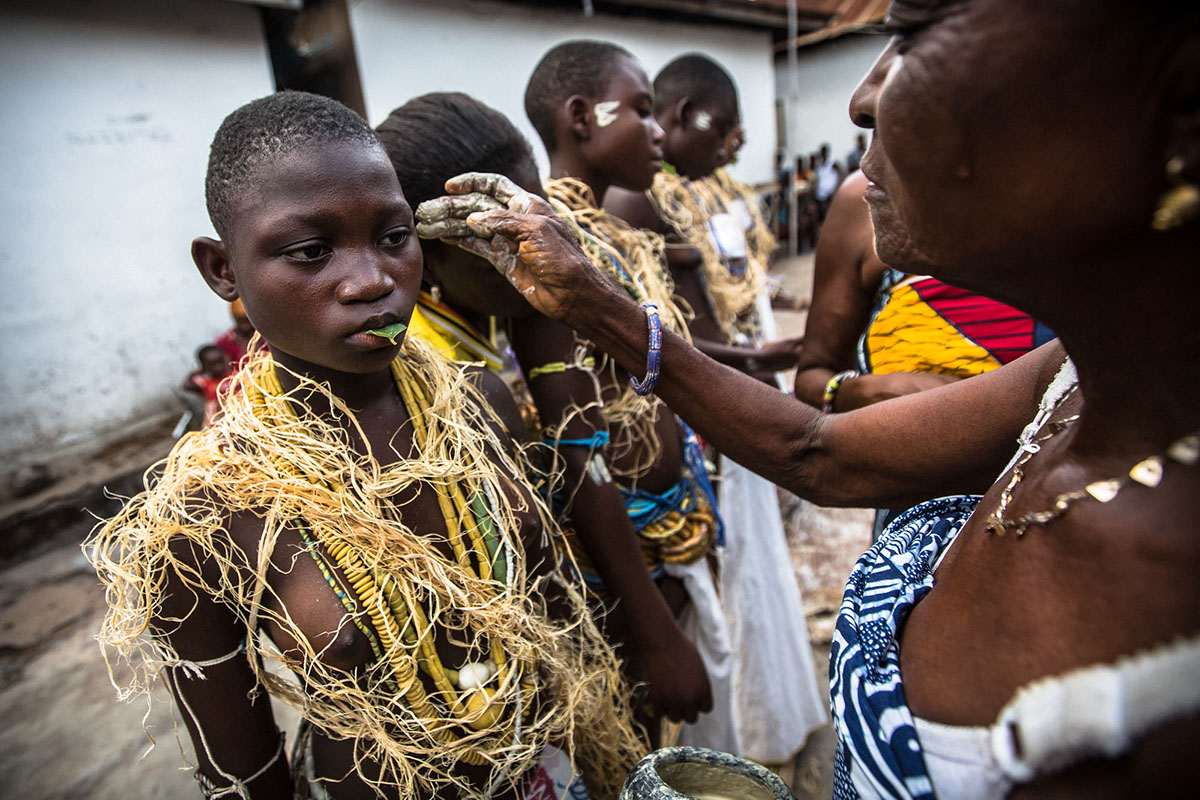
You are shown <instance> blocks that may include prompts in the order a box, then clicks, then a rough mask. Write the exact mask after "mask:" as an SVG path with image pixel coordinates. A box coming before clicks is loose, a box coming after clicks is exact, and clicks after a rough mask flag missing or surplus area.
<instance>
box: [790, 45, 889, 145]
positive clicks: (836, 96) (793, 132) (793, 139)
mask: <svg viewBox="0 0 1200 800" xmlns="http://www.w3.org/2000/svg"><path fill="white" fill-rule="evenodd" d="M887 43H888V38H887V37H886V36H882V35H878V34H876V35H862V36H843V37H840V38H838V39H834V40H832V41H829V42H825V43H823V44H819V45H814V46H812V47H807V48H804V49H802V50H800V52H799V54H798V56H799V57H798V59H797V62H798V63H797V66H798V69H797V76H798V78H799V80H798V83H799V101H798V102H796V103H792V102H791V84H790V83H789V79H788V74H789V73H788V65H787V59H786V58H784V57H782V56H781V57H780V58H779V59H778V61H776V69H775V81H776V83H775V86H776V90H777V91H778V92H779V97H780V98H781V99H783V100H784V101H785V107H786V108H787V112H786V113H787V138H788V145H787V147H788V153H789V154H790V155H792V156H796V155H808V154H809V153H812V152H815V151H817V150H819V149H820V148H821V145H822V144H824V143H828V144H829V149H830V154H831V155H832V156H833V158H835V159H837V160H838V161H841V162H842V163H843V165H844V164H845V158H846V154H847V153H849V152H850V151H851V150H853V149H854V137H855V136H857V135H858V134H860V133H863V132H864V131H863V130H862V129H861V128H859V127H857V126H855V125H854V123H852V122H851V121H850V95H851V94H853V92H854V88H855V87H856V86H858V83H859V81H861V80H862V79H863V77H864V76H865V75H866V74H867V70H869V69H870V68H871V65H872V64H874V63H875V59H877V58H878V57H879V54H880V53H882V52H883V48H884V47H886V46H887ZM869 139H870V135H869V134H868V140H869Z"/></svg>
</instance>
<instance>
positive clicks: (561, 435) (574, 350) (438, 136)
mask: <svg viewBox="0 0 1200 800" xmlns="http://www.w3.org/2000/svg"><path fill="white" fill-rule="evenodd" d="M378 134H379V137H380V139H381V141H383V143H384V146H385V147H386V148H387V150H388V152H389V154H390V155H391V157H392V163H393V165H394V166H395V168H396V172H397V174H398V175H399V177H400V181H401V183H402V184H403V185H404V186H405V192H406V194H407V195H408V196H409V199H410V200H411V201H412V202H413V203H414V204H417V203H420V202H423V201H425V200H430V199H433V198H435V197H440V196H442V195H443V194H444V193H445V183H446V181H447V180H448V179H450V178H452V177H454V176H456V175H459V174H461V173H463V172H488V173H498V174H501V175H504V176H506V177H508V178H509V179H511V180H512V181H514V182H515V183H517V184H519V185H520V186H521V187H523V188H524V189H525V190H526V191H529V192H532V193H535V194H540V193H541V192H542V187H541V181H540V178H539V176H538V170H537V166H536V164H535V163H534V161H533V153H532V151H531V150H530V148H529V144H528V142H526V141H525V139H524V137H523V136H521V134H520V133H519V132H518V131H517V130H516V128H515V127H513V125H512V123H511V122H509V121H508V120H507V119H506V118H505V117H504V116H503V115H502V114H499V113H498V112H496V111H494V110H492V109H490V108H488V107H486V106H484V105H483V104H482V103H479V102H478V101H476V100H474V99H472V98H470V97H468V96H466V95H464V94H459V93H438V94H430V95H425V96H423V97H418V98H415V99H413V100H410V101H409V102H408V103H406V104H405V105H403V106H401V107H400V108H397V109H395V110H394V111H393V112H392V113H391V114H390V115H389V116H388V118H387V119H386V120H385V121H384V122H383V123H382V124H381V125H380V126H379V128H378ZM414 152H419V153H422V154H423V157H422V159H421V160H420V162H414V161H413V160H412V159H409V158H407V157H406V154H408V153H414ZM425 255H426V267H427V269H426V272H427V279H428V283H429V285H430V287H431V288H430V292H428V293H425V294H423V295H422V299H420V300H419V301H418V307H419V309H420V310H421V312H422V316H428V317H429V318H430V319H431V320H435V321H436V319H437V318H438V316H441V317H443V318H446V319H448V317H447V316H446V313H445V311H444V309H446V308H448V309H449V310H450V311H452V312H453V313H455V314H457V315H459V316H460V317H462V318H463V319H464V320H468V321H474V323H475V324H474V326H473V327H474V328H475V329H477V330H482V329H485V328H486V327H487V323H486V320H487V318H488V316H489V315H492V316H500V317H503V318H505V324H506V327H507V330H508V334H509V339H510V341H511V343H512V346H513V349H514V350H515V352H516V356H517V359H518V361H519V363H520V364H521V367H522V369H523V372H524V375H525V378H526V380H527V382H528V385H529V387H530V393H531V395H532V397H533V400H534V403H535V405H536V408H537V412H538V417H539V419H540V422H541V427H542V431H541V433H540V434H539V435H544V437H545V439H546V441H547V443H548V444H549V445H550V446H551V447H553V448H555V450H556V455H557V459H556V461H557V463H558V464H560V465H561V466H562V472H563V486H562V487H561V491H560V492H559V497H557V498H556V499H557V505H558V510H559V511H560V512H561V514H562V516H563V517H564V519H565V522H564V525H569V526H570V529H571V533H572V536H573V540H574V542H575V543H576V544H577V545H578V548H577V549H578V550H579V558H580V566H581V571H582V572H583V574H584V577H585V579H588V578H590V584H591V586H592V588H593V589H595V590H597V593H598V594H599V595H600V597H601V602H602V603H603V606H604V608H603V610H598V615H599V616H600V618H601V619H602V620H603V623H604V627H605V632H606V634H607V636H608V637H609V639H610V641H613V642H614V643H617V644H618V645H619V650H620V654H621V655H622V657H623V659H624V660H625V662H626V666H627V671H628V673H629V674H630V675H631V677H632V678H633V680H634V681H635V682H638V683H643V682H644V684H645V686H644V688H643V689H640V690H639V698H638V701H637V703H636V705H637V707H638V709H639V710H641V709H643V708H646V707H648V708H652V709H654V710H655V711H656V714H654V715H651V716H658V715H663V716H666V717H668V718H670V719H675V720H680V721H682V720H685V719H695V718H696V714H697V713H699V712H700V711H702V710H704V709H705V708H706V707H707V704H708V702H709V701H708V699H707V695H708V682H707V679H706V676H705V672H704V667H703V665H702V663H701V662H700V658H699V655H698V653H697V652H696V649H695V646H694V645H693V644H692V643H691V642H690V641H689V640H688V639H687V638H686V637H685V636H684V633H683V631H682V630H681V629H680V627H679V625H678V623H677V622H676V619H675V616H674V614H673V613H672V611H671V608H670V606H669V605H668V602H667V600H666V599H665V598H664V596H663V594H662V593H660V591H659V589H658V587H657V586H656V585H655V582H654V580H653V579H652V578H651V575H650V573H649V572H647V570H646V568H645V566H644V563H645V558H646V555H645V554H644V553H643V548H642V547H641V546H640V545H639V541H640V540H639V538H638V536H637V534H636V533H635V531H634V528H633V524H632V523H631V521H630V518H629V515H628V514H627V513H626V509H625V504H624V501H623V500H622V497H621V494H620V493H619V491H618V489H617V486H616V484H615V483H613V480H612V478H611V474H612V473H613V472H617V473H619V472H620V471H621V469H622V468H624V469H628V466H627V465H628V463H629V461H630V460H631V458H634V457H636V456H631V455H630V454H629V451H630V450H631V449H632V448H633V445H631V444H628V443H627V442H629V441H631V440H632V439H634V438H635V437H636V434H635V433H634V432H632V431H630V430H627V428H626V425H625V424H616V423H613V422H611V421H609V420H607V419H606V417H605V415H604V413H603V409H602V406H603V404H604V402H605V399H604V396H603V395H602V394H601V391H600V384H599V383H598V381H597V372H596V369H595V361H596V359H595V357H594V355H593V354H592V352H591V350H590V348H588V347H587V346H586V343H582V342H580V341H578V340H577V339H576V337H575V334H574V333H573V332H572V331H571V330H570V329H569V328H567V327H566V326H565V325H562V324H561V323H558V322H554V321H553V320H549V319H547V318H545V317H542V316H541V315H538V314H536V313H534V312H533V310H532V309H531V308H530V307H529V305H528V304H527V303H526V302H525V300H524V298H522V297H520V295H518V294H516V292H515V290H514V289H512V287H511V285H510V284H509V283H508V281H506V280H505V279H504V278H503V276H501V275H499V274H497V273H496V272H495V270H493V269H491V268H490V267H488V266H487V264H486V262H483V261H482V260H481V259H480V258H479V257H478V256H476V255H473V254H471V253H468V252H466V251H464V250H462V249H460V248H458V247H454V246H452V245H449V244H445V243H443V242H439V241H436V240H434V241H428V242H426V243H425ZM434 287H436V293H437V295H438V297H439V300H438V301H436V302H435V301H434V300H433V296H432V295H433V288H434ZM440 327H442V328H445V327H446V326H440ZM460 332H461V331H460ZM474 338H476V339H478V338H479V337H474ZM471 349H472V350H478V348H477V347H472V348H471ZM467 357H468V359H469V360H479V357H478V356H475V357H471V356H469V355H467ZM645 405H648V404H645ZM636 422H638V423H641V424H643V425H660V426H664V427H666V429H667V431H668V433H669V435H670V436H672V437H675V438H677V437H678V433H677V432H676V431H675V429H674V425H673V423H671V422H669V420H664V421H663V422H656V421H655V419H654V418H653V417H649V418H647V419H642V420H636ZM610 434H611V435H612V439H613V440H614V443H611V444H608V443H606V442H607V440H608V437H609V435H610ZM616 443H620V444H616ZM618 455H620V456H621V457H622V458H623V460H622V461H619V460H618V458H617V456H618ZM676 458H678V456H676ZM672 475H673V479H674V480H678V476H679V468H678V462H676V466H675V467H674V471H673V473H672ZM690 526H691V523H689V529H690ZM651 555H656V554H654V553H651ZM651 566H652V568H654V569H656V570H657V569H658V563H657V559H655V560H654V563H652V565H651ZM644 716H645V715H644ZM649 727H653V726H649Z"/></svg>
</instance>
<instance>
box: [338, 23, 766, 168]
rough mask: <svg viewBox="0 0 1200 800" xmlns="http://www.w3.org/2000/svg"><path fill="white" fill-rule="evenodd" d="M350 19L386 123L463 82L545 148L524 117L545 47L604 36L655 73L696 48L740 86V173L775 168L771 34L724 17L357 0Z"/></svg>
mask: <svg viewBox="0 0 1200 800" xmlns="http://www.w3.org/2000/svg"><path fill="white" fill-rule="evenodd" d="M350 22H351V27H352V29H353V31H354V40H355V46H356V47H357V49H358V63H359V71H360V73H361V74H362V83H363V91H364V93H365V94H366V101H367V118H368V119H369V120H370V122H371V124H372V125H378V124H379V123H380V122H382V121H383V120H384V118H385V117H387V115H388V113H389V112H391V110H392V109H393V108H395V107H396V106H399V105H402V104H403V103H404V102H405V101H407V100H408V99H410V98H412V97H416V96H417V95H421V94H425V93H426V92H441V91H463V92H467V93H468V94H470V95H472V96H473V97H475V98H476V99H478V100H481V101H482V102H484V103H487V104H488V105H490V106H492V107H493V108H495V109H497V110H498V111H500V112H502V113H504V114H505V115H506V116H507V117H508V118H509V119H510V120H512V122H513V123H514V124H515V125H516V126H517V127H518V128H519V129H520V130H521V132H522V133H524V134H525V136H526V137H527V138H528V139H529V141H530V144H532V145H533V150H534V152H535V153H536V154H537V155H538V158H539V164H540V166H541V169H542V172H543V175H544V174H545V171H546V166H547V164H546V159H545V153H544V150H543V148H542V146H541V140H540V139H539V138H538V137H537V134H536V133H535V132H534V130H533V127H532V126H531V125H530V124H529V121H528V120H527V119H526V118H525V108H524V97H525V85H526V83H528V81H529V75H530V73H532V72H533V68H534V67H535V66H536V65H537V62H538V61H539V60H540V59H541V57H542V55H543V54H544V53H545V52H546V51H547V50H549V49H550V48H551V47H553V46H554V45H556V44H558V43H560V42H563V41H566V40H568V39H603V40H608V41H612V42H615V43H617V44H619V45H621V46H622V47H624V48H626V49H627V50H629V51H630V52H631V53H633V54H634V56H636V57H637V58H638V60H640V61H641V62H642V65H643V66H644V67H645V68H646V72H647V74H648V75H649V77H650V79H651V80H653V79H654V75H655V73H657V72H658V70H660V69H661V68H662V67H663V66H665V65H666V64H667V62H669V61H671V60H672V59H673V58H675V57H676V56H680V55H683V54H684V53H686V52H692V51H698V52H702V53H705V54H706V55H709V56H711V57H712V58H714V59H715V60H717V61H718V62H720V63H721V64H722V65H723V66H724V67H725V69H726V70H728V71H729V74H730V75H732V76H733V79H734V81H735V82H736V83H737V85H738V93H739V98H740V103H741V111H742V120H743V126H744V128H745V129H746V146H745V147H744V148H743V149H742V152H741V154H740V156H739V159H738V163H737V164H736V165H735V166H734V168H733V172H734V174H735V175H736V176H737V177H739V178H740V179H741V180H744V181H748V182H756V181H766V180H771V179H772V178H773V177H774V163H773V157H774V152H775V147H776V142H775V78H774V75H773V69H774V68H773V66H772V61H773V57H772V54H771V36H770V34H769V33H766V32H760V31H754V30H748V29H745V28H736V27H730V26H728V25H721V24H706V25H704V24H690V23H689V24H685V23H667V22H658V21H654V20H646V19H630V18H627V17H616V16H608V15H603V14H597V15H595V16H593V17H585V16H584V15H583V13H582V12H581V11H569V10H541V9H534V8H529V7H524V6H512V5H502V4H499V3H492V2H486V0H434V1H432V2H431V0H359V1H358V2H355V3H353V4H352V5H351V18H350Z"/></svg>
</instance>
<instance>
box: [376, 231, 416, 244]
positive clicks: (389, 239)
mask: <svg viewBox="0 0 1200 800" xmlns="http://www.w3.org/2000/svg"><path fill="white" fill-rule="evenodd" d="M410 233H411V232H410V231H409V229H408V228H397V229H395V230H392V231H388V232H387V233H385V234H384V235H383V238H382V239H380V244H382V245H383V246H384V247H399V246H400V245H402V244H404V243H405V242H407V241H408V237H409V234H410Z"/></svg>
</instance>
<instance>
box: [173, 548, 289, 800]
mask: <svg viewBox="0 0 1200 800" xmlns="http://www.w3.org/2000/svg"><path fill="white" fill-rule="evenodd" d="M172 550H173V551H174V555H175V556H176V558H177V559H178V560H179V561H180V563H181V566H182V567H184V568H185V569H191V568H195V569H197V570H198V571H199V572H200V574H201V580H205V579H206V578H208V577H211V578H212V580H214V581H215V580H216V579H217V578H216V576H215V575H212V576H208V575H206V573H208V572H210V571H212V569H213V565H211V564H209V563H206V560H205V559H204V558H203V557H202V556H200V555H199V554H198V553H197V552H196V551H195V550H194V549H193V548H192V546H191V545H190V544H188V543H186V542H183V541H180V542H179V543H178V544H177V545H175V546H173V547H172ZM167 573H168V574H167V575H166V576H165V581H166V584H165V586H164V589H163V602H162V605H161V606H160V608H159V610H158V613H157V614H156V615H155V619H154V621H153V623H152V625H153V628H154V629H155V631H156V632H157V633H158V635H160V636H161V637H162V638H163V639H165V640H166V641H167V643H168V644H169V645H170V646H171V648H173V649H174V650H175V651H176V652H177V653H178V654H179V657H180V658H182V659H184V660H185V661H189V662H192V663H193V664H196V665H201V666H199V670H200V674H199V675H197V674H195V672H193V671H192V670H190V669H187V668H184V667H170V668H166V669H165V670H164V674H163V677H164V679H165V680H166V682H167V685H168V686H169V687H170V690H171V694H172V695H173V696H174V698H175V703H176V705H177V707H178V709H179V715H180V716H181V717H183V720H184V723H185V724H186V725H187V729H188V733H189V734H190V735H191V738H192V744H193V746H194V748H195V751H196V760H197V763H198V766H199V769H198V773H199V774H198V776H197V777H198V779H199V780H200V782H201V785H202V787H203V786H204V785H205V784H206V783H207V785H208V786H210V787H215V788H216V790H217V793H218V794H219V792H220V790H221V789H223V788H226V787H229V786H231V785H233V784H234V782H235V780H237V781H242V782H244V784H245V789H246V791H247V792H248V794H247V796H248V797H252V798H254V800H275V799H276V798H278V800H287V799H288V798H291V797H292V781H291V778H290V775H289V770H288V763H287V754H286V753H284V752H283V734H282V733H281V732H280V731H279V729H278V728H277V727H276V725H275V718H274V715H273V714H272V712H271V701H270V698H269V696H268V695H267V693H266V692H264V691H261V688H262V687H261V686H259V684H258V681H257V679H256V678H255V676H254V672H253V671H252V670H251V669H250V665H249V664H248V663H247V661H246V654H245V651H244V644H243V642H242V637H243V636H244V635H245V631H246V627H245V625H244V624H242V623H240V622H239V620H238V619H237V617H236V616H235V615H234V613H233V612H232V611H230V610H229V609H228V608H226V607H225V606H223V605H221V604H219V603H217V602H216V601H214V600H213V599H212V597H211V596H209V595H208V594H206V593H200V592H197V591H196V590H195V589H194V588H193V587H192V586H190V585H188V583H186V582H185V581H184V580H183V579H182V578H181V577H180V575H179V573H178V572H177V571H176V569H173V568H171V567H167ZM189 578H193V576H189ZM235 796H236V795H235Z"/></svg>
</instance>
